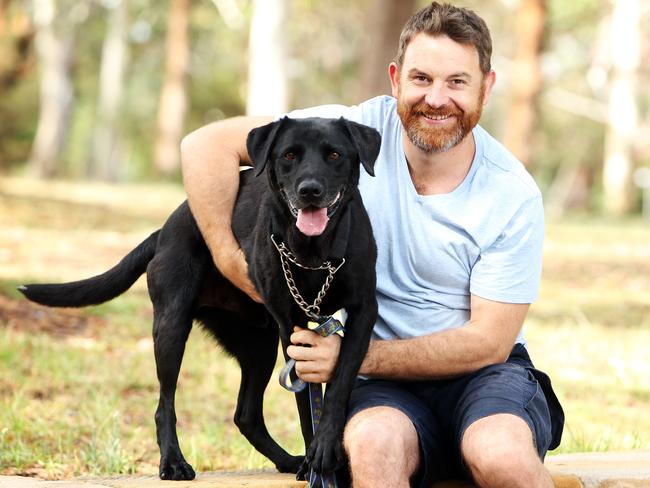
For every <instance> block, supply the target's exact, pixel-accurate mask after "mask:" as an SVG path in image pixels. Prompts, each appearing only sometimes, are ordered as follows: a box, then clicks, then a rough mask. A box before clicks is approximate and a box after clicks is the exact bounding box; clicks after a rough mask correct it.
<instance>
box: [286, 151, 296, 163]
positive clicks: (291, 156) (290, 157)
mask: <svg viewBox="0 0 650 488" xmlns="http://www.w3.org/2000/svg"><path fill="white" fill-rule="evenodd" d="M284 159H286V160H287V161H294V160H295V159H296V155H295V154H294V153H292V152H288V153H286V154H285V155H284Z"/></svg>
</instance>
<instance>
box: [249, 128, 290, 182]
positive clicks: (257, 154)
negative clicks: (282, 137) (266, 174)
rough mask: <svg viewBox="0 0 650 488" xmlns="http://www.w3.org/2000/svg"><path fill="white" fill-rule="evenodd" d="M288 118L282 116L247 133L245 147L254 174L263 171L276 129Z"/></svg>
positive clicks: (256, 174) (269, 155)
mask: <svg viewBox="0 0 650 488" xmlns="http://www.w3.org/2000/svg"><path fill="white" fill-rule="evenodd" d="M288 119H289V117H283V118H281V119H280V120H276V121H275V122H271V123H270V124H266V125H263V126H262V127H257V128H256V129H253V130H252V131H250V132H249V133H248V137H247V138H246V149H247V150H248V155H249V156H250V158H251V161H252V162H253V166H254V167H255V176H259V175H260V174H262V171H264V167H265V166H266V163H267V162H268V160H269V158H270V157H271V149H272V148H273V143H274V142H275V138H276V136H277V135H278V131H279V130H280V127H282V125H283V124H284V122H285V121H286V120H288Z"/></svg>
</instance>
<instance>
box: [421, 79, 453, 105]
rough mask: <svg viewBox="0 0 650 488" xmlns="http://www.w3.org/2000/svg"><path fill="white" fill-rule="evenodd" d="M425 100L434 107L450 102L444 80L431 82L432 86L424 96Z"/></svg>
mask: <svg viewBox="0 0 650 488" xmlns="http://www.w3.org/2000/svg"><path fill="white" fill-rule="evenodd" d="M424 101H425V102H426V103H427V105H429V106H431V107H433V108H438V107H443V106H445V105H447V104H448V103H449V93H448V92H447V86H446V85H445V84H444V83H443V82H442V81H438V80H435V81H434V82H433V83H431V86H430V87H429V90H428V91H427V93H426V95H425V97H424Z"/></svg>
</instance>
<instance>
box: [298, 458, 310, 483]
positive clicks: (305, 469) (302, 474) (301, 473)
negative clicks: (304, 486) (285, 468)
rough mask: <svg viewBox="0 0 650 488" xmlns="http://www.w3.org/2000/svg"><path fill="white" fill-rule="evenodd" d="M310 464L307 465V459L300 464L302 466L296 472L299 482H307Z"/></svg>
mask: <svg viewBox="0 0 650 488" xmlns="http://www.w3.org/2000/svg"><path fill="white" fill-rule="evenodd" d="M309 471H310V469H309V464H308V463H307V459H306V458H305V459H303V461H302V463H300V466H299V467H298V471H297V472H296V480H298V481H305V480H306V479H307V478H308V477H309Z"/></svg>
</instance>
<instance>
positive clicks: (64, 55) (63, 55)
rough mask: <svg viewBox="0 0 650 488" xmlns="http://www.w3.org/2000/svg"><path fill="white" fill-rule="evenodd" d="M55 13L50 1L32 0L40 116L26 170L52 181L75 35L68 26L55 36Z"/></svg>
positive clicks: (66, 115)
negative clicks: (38, 77) (38, 67)
mask: <svg viewBox="0 0 650 488" xmlns="http://www.w3.org/2000/svg"><path fill="white" fill-rule="evenodd" d="M56 13H57V12H56V6H55V4H54V1H53V0H34V23H35V24H36V27H37V32H36V40H35V42H36V54H37V58H38V62H39V65H40V112H39V118H38V128H37V130H36V137H35V139H34V143H33V145H32V152H31V156H30V160H29V163H28V168H29V172H30V173H31V174H33V175H35V176H38V177H41V178H51V177H54V176H56V175H57V174H58V173H60V167H59V165H60V163H61V161H60V160H61V154H62V152H63V148H64V145H65V141H66V137H67V134H68V129H69V125H70V115H71V112H72V103H73V87H72V79H71V76H70V68H71V62H72V53H73V46H74V42H73V41H74V39H73V37H74V35H73V33H72V32H73V30H72V28H70V27H69V26H68V29H67V32H66V34H65V35H58V34H57V33H56V32H55V28H54V21H55V17H56Z"/></svg>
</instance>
